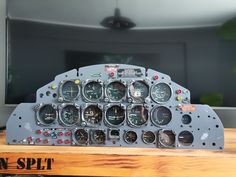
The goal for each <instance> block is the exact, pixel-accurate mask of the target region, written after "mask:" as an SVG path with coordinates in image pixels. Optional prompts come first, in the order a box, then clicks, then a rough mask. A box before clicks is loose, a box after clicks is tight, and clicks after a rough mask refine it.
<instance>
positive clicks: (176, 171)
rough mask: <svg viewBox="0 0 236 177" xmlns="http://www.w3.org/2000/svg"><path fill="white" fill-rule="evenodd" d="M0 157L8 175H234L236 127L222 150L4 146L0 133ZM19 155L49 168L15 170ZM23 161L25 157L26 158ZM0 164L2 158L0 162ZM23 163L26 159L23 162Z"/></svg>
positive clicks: (3, 135)
mask: <svg viewBox="0 0 236 177" xmlns="http://www.w3.org/2000/svg"><path fill="white" fill-rule="evenodd" d="M0 158H5V159H6V158H8V169H7V170H6V169H4V168H2V169H1V168H0V174H1V173H5V174H6V173H7V174H47V175H71V176H157V177H185V176H186V177H189V176H193V177H202V176H207V177H220V176H222V177H231V176H232V177H235V176H236V129H225V149H224V150H223V151H220V150H219V151H216V150H180V149H154V148H123V147H112V148H109V147H59V146H20V145H14V146H13V145H6V144H5V133H4V132H3V133H0ZM19 158H22V159H25V158H31V160H32V158H34V159H36V160H37V158H38V159H40V160H41V161H42V163H41V166H42V165H44V164H46V160H45V159H48V158H53V163H52V166H51V169H50V170H47V169H44V170H37V169H36V166H37V164H34V165H32V166H31V169H30V170H27V169H17V168H16V167H17V166H18V165H19V164H17V160H19ZM25 160H26V159H25ZM0 163H1V161H0ZM25 163H26V161H25Z"/></svg>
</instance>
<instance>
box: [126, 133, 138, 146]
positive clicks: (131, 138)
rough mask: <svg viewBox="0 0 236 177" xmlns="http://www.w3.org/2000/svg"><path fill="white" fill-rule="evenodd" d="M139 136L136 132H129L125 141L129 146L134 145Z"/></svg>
mask: <svg viewBox="0 0 236 177" xmlns="http://www.w3.org/2000/svg"><path fill="white" fill-rule="evenodd" d="M137 138H138V136H137V134H136V132H134V131H127V132H125V134H124V140H125V142H126V143H128V144H133V143H134V142H135V141H136V140H137Z"/></svg>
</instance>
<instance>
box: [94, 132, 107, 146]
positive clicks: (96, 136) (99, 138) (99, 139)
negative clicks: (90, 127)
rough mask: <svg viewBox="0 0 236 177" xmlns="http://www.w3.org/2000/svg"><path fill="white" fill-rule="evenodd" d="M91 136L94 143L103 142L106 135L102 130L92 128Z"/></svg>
mask: <svg viewBox="0 0 236 177" xmlns="http://www.w3.org/2000/svg"><path fill="white" fill-rule="evenodd" d="M92 138H93V143H95V144H105V141H106V135H105V133H104V131H103V130H94V131H93V137H92Z"/></svg>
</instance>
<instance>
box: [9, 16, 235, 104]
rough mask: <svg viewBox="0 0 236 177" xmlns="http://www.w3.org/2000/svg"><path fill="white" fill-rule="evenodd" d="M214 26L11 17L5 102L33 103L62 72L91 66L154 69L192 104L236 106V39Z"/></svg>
mask: <svg viewBox="0 0 236 177" xmlns="http://www.w3.org/2000/svg"><path fill="white" fill-rule="evenodd" d="M215 31H216V29H214V28H213V29H211V28H210V29H188V30H169V31H168V30H167V31H155V30H154V31H152V30H151V31H149V30H147V31H121V32H119V31H110V30H95V29H84V28H78V27H72V26H63V25H52V24H44V23H36V22H27V21H20V20H11V19H8V57H7V78H6V97H5V103H6V104H18V103H21V102H34V101H35V93H36V90H37V89H38V88H40V87H42V86H44V85H46V84H47V83H49V82H50V81H52V80H53V79H54V77H55V76H56V75H58V74H61V73H63V72H66V71H68V70H71V69H74V68H76V69H77V68H79V67H83V66H87V65H94V64H102V63H121V64H132V65H138V66H143V67H145V68H152V69H154V70H157V71H159V72H162V73H165V74H167V75H169V76H170V77H171V78H172V80H173V81H174V82H176V83H178V84H180V85H182V86H184V87H186V88H188V89H189V90H190V91H191V99H192V100H191V101H192V103H206V104H209V105H212V106H227V107H235V106H236V94H235V90H236V74H235V73H236V72H235V70H236V69H235V68H236V67H235V66H236V62H235V61H236V60H235V57H234V56H236V50H234V49H235V48H236V42H232V41H231V42H230V41H222V40H221V39H220V38H219V37H218V36H217V35H216V32H215Z"/></svg>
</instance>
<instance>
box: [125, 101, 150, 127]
mask: <svg viewBox="0 0 236 177" xmlns="http://www.w3.org/2000/svg"><path fill="white" fill-rule="evenodd" d="M136 106H142V107H144V108H145V109H146V110H147V113H148V115H147V116H148V117H147V121H146V122H145V123H144V124H142V125H135V124H133V123H131V121H130V118H129V113H130V112H131V110H132V109H133V108H134V107H136ZM126 112H127V113H126V116H127V124H128V125H129V126H131V127H135V128H139V127H144V126H147V124H148V120H149V117H150V113H149V109H148V108H147V107H146V106H145V105H143V104H131V105H129V106H127V108H126Z"/></svg>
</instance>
